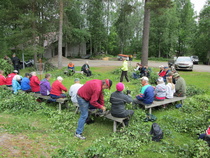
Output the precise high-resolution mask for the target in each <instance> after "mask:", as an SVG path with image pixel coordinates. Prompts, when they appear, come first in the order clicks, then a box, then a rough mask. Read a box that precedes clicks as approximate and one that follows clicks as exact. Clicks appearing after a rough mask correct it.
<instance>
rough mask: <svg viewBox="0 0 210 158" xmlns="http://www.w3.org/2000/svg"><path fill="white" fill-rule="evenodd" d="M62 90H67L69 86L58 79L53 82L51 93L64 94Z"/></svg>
mask: <svg viewBox="0 0 210 158" xmlns="http://www.w3.org/2000/svg"><path fill="white" fill-rule="evenodd" d="M62 91H65V92H67V88H66V87H64V85H63V84H62V83H61V82H59V81H58V80H56V81H55V82H53V84H52V88H51V91H50V94H53V95H57V96H60V95H61V94H62Z"/></svg>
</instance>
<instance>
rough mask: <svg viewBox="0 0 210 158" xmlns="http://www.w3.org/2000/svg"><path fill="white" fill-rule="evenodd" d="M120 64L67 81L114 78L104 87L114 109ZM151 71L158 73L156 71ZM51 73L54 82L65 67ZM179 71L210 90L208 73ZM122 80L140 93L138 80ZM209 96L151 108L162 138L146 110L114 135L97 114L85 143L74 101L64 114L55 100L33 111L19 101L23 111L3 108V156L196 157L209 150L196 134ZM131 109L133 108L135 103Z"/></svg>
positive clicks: (203, 125) (0, 151)
mask: <svg viewBox="0 0 210 158" xmlns="http://www.w3.org/2000/svg"><path fill="white" fill-rule="evenodd" d="M117 68H118V67H117ZM117 68H116V67H95V68H92V71H93V74H94V75H93V76H92V77H90V78H87V77H85V76H83V75H81V74H75V75H74V76H73V77H72V76H70V77H65V78H64V81H63V84H64V85H65V86H66V87H67V88H69V87H70V85H72V84H73V80H74V78H75V77H79V78H81V83H85V82H86V81H87V80H90V79H95V78H97V79H105V78H110V79H111V80H112V81H113V86H112V88H111V90H110V91H109V90H105V91H104V93H105V101H106V106H107V107H108V108H110V103H109V102H108V101H109V96H110V94H111V93H112V92H114V91H115V85H116V83H118V82H119V78H120V73H119V72H120V71H116V69H117ZM114 70H115V71H114ZM153 71H157V72H158V69H153ZM25 72H27V69H26V70H24V71H22V72H21V75H23V74H24V73H25ZM50 73H52V74H53V77H52V78H51V80H50V82H51V83H52V82H53V81H54V80H55V79H56V77H57V76H58V75H62V76H64V75H63V70H56V71H53V72H50ZM180 74H181V76H182V77H184V78H185V80H186V82H187V85H195V86H196V87H200V88H203V89H208V88H209V81H208V80H207V79H208V78H209V75H210V74H208V73H203V72H185V71H183V72H180ZM43 76H44V75H43ZM43 76H42V78H43ZM124 84H125V87H126V89H130V90H131V91H132V95H133V97H134V96H135V95H136V94H138V93H139V89H140V82H139V80H131V82H130V83H127V82H125V83H124ZM4 95H7V94H6V93H5V94H4ZM13 97H14V96H13ZM5 98H8V97H5ZM209 98H210V97H209V92H207V94H206V95H201V96H199V95H198V96H195V97H192V98H188V99H186V101H185V104H184V107H183V108H181V109H175V108H174V107H173V106H168V107H167V108H166V109H162V108H158V109H155V110H153V114H154V115H155V116H157V118H158V119H157V121H156V122H157V123H158V124H159V125H160V126H161V128H162V129H163V131H164V139H163V141H162V142H152V141H151V136H149V134H148V132H149V131H150V128H151V125H152V122H143V119H144V118H145V111H144V110H142V109H137V110H135V114H134V116H133V118H132V119H131V121H130V126H129V127H128V128H126V129H124V130H123V131H121V132H118V133H112V125H113V123H112V121H110V120H107V119H104V118H100V117H96V118H94V120H95V123H94V124H90V125H85V130H84V133H83V134H84V135H85V136H86V137H87V140H85V141H83V140H78V139H76V138H75V137H74V136H73V135H74V132H75V129H76V126H77V121H78V118H79V115H76V114H74V107H73V106H72V105H71V104H69V105H71V108H70V109H69V110H67V109H63V110H62V113H61V114H58V111H57V104H41V106H42V108H37V109H34V108H33V110H35V111H34V112H31V113H28V112H27V113H25V112H24V108H26V107H25V106H21V105H19V106H20V108H22V109H23V110H21V111H19V110H17V111H15V110H14V109H13V110H12V111H11V110H10V109H9V108H7V107H6V106H5V107H4V109H1V113H0V146H1V147H0V157H43V158H44V157H94V155H95V156H98V157H114V158H115V157H116V158H118V157H125V158H127V157H144V158H147V157H148V158H153V157H170V158H171V157H196V154H197V155H198V156H197V157H205V156H206V154H205V152H206V151H207V152H208V151H209V148H207V146H206V144H205V143H204V141H198V140H197V135H196V134H197V133H202V132H204V131H205V128H206V127H207V125H208V123H209V122H210V121H209V122H208V119H209V110H210V109H209V105H210V99H209ZM34 100H35V99H34ZM2 102H3V103H5V102H6V101H5V100H2ZM22 102H23V101H19V100H17V103H20V104H22ZM25 102H28V101H27V100H25ZM3 103H2V104H3ZM7 103H8V104H11V105H10V106H8V107H12V104H15V103H10V102H9V100H7ZM29 104H30V102H29ZM33 105H34V102H33ZM36 106H40V103H36ZM128 107H129V108H132V106H131V105H128ZM1 142H2V143H3V144H1ZM6 142H8V143H6ZM195 145H197V147H196V146H195Z"/></svg>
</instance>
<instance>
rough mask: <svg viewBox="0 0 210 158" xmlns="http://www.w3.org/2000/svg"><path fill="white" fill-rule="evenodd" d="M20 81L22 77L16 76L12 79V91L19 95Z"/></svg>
mask: <svg viewBox="0 0 210 158" xmlns="http://www.w3.org/2000/svg"><path fill="white" fill-rule="evenodd" d="M20 81H21V76H20V75H15V76H14V77H13V79H12V90H13V93H17V92H18V90H20V89H21V85H20Z"/></svg>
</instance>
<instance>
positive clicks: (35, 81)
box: [30, 72, 40, 92]
mask: <svg viewBox="0 0 210 158" xmlns="http://www.w3.org/2000/svg"><path fill="white" fill-rule="evenodd" d="M31 75H32V76H31V78H30V86H31V91H32V92H40V86H39V84H40V81H39V78H38V77H37V76H36V72H31Z"/></svg>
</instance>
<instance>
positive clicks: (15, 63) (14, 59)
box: [12, 54, 20, 72]
mask: <svg viewBox="0 0 210 158" xmlns="http://www.w3.org/2000/svg"><path fill="white" fill-rule="evenodd" d="M12 63H13V66H14V70H17V71H18V72H19V64H20V59H19V58H18V57H16V54H13V56H12Z"/></svg>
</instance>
